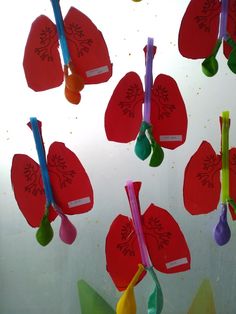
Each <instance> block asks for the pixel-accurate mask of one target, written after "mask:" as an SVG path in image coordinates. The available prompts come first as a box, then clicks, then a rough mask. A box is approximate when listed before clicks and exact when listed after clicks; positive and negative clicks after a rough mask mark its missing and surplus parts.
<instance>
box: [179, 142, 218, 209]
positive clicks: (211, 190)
mask: <svg viewBox="0 0 236 314" xmlns="http://www.w3.org/2000/svg"><path fill="white" fill-rule="evenodd" d="M220 170H221V156H219V155H217V154H216V153H215V151H214V149H213V148H212V146H211V144H210V143H208V142H207V141H203V142H202V143H201V145H200V146H199V148H198V150H197V151H196V152H195V154H194V155H193V156H192V157H191V159H190V161H189V162H188V164H187V167H186V168H185V173H184V186H183V194H184V205H185V208H186V209H187V210H188V211H189V212H190V214H192V215H199V214H207V213H209V212H211V211H213V210H215V209H216V208H217V205H218V203H219V200H220V191H221V183H220Z"/></svg>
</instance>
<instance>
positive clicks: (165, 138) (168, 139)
mask: <svg viewBox="0 0 236 314" xmlns="http://www.w3.org/2000/svg"><path fill="white" fill-rule="evenodd" d="M160 141H161V142H181V141H182V135H160Z"/></svg>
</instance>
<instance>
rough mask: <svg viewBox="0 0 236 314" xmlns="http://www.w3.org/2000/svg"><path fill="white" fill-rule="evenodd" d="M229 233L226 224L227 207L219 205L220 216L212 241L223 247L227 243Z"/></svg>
mask: <svg viewBox="0 0 236 314" xmlns="http://www.w3.org/2000/svg"><path fill="white" fill-rule="evenodd" d="M230 237H231V231H230V228H229V225H228V222H227V205H226V204H221V214H220V219H219V222H218V224H217V225H216V226H215V229H214V239H215V241H216V243H217V244H218V245H225V244H226V243H227V242H229V240H230Z"/></svg>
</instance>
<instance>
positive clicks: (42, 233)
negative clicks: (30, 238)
mask: <svg viewBox="0 0 236 314" xmlns="http://www.w3.org/2000/svg"><path fill="white" fill-rule="evenodd" d="M52 238H53V229H52V227H51V224H50V222H49V220H48V215H47V214H45V215H44V216H43V219H42V221H41V224H40V227H39V229H38V230H37V232H36V239H37V241H38V243H39V244H41V245H42V246H46V245H47V244H48V243H49V242H50V241H51V240H52Z"/></svg>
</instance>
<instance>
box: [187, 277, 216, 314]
mask: <svg viewBox="0 0 236 314" xmlns="http://www.w3.org/2000/svg"><path fill="white" fill-rule="evenodd" d="M188 314H216V309H215V304H214V297H213V292H212V289H211V284H210V281H209V280H208V279H205V280H203V282H202V284H201V286H200V287H199V289H198V291H197V294H196V296H195V297H194V300H193V302H192V304H191V307H190V309H189V310H188Z"/></svg>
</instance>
